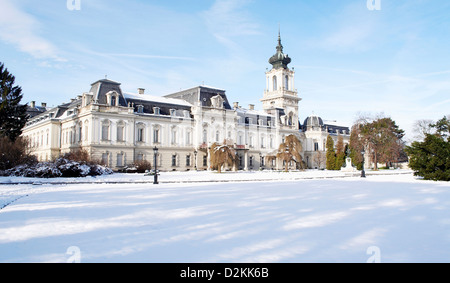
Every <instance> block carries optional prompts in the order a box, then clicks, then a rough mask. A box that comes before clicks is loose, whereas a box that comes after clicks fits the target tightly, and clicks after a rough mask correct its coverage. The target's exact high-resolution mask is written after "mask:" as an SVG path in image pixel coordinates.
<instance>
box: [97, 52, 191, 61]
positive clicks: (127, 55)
mask: <svg viewBox="0 0 450 283" xmlns="http://www.w3.org/2000/svg"><path fill="white" fill-rule="evenodd" d="M103 55H104V56H111V57H124V58H139V59H165V60H181V61H195V60H196V59H195V58H191V57H179V56H163V55H148V54H131V53H130V54H128V53H105V54H103Z"/></svg>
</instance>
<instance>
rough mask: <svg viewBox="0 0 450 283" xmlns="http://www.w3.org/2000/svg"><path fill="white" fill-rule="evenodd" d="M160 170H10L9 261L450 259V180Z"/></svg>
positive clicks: (0, 255)
mask: <svg viewBox="0 0 450 283" xmlns="http://www.w3.org/2000/svg"><path fill="white" fill-rule="evenodd" d="M159 179H160V181H161V183H160V184H159V185H153V184H152V181H153V177H151V176H144V175H143V174H113V175H108V176H101V177H96V178H93V177H87V178H73V179H69V178H67V179H66V178H57V179H33V178H22V177H2V178H0V184H1V185H0V251H1V252H0V262H66V261H69V260H71V259H73V252H74V251H75V253H76V251H79V255H78V256H79V259H80V261H81V262H252V263H253V262H361V263H363V262H366V261H368V260H369V259H370V258H371V256H372V253H371V252H372V251H374V250H375V251H377V250H379V252H380V255H379V257H380V260H381V262H450V250H449V246H450V214H449V213H448V210H449V208H450V184H449V183H448V182H430V181H423V180H420V179H418V178H416V177H414V176H413V175H412V173H411V172H409V171H403V170H389V171H379V172H370V171H369V172H367V178H365V179H363V178H360V177H358V176H352V175H348V174H344V173H342V172H330V171H306V172H289V173H285V172H269V171H267V172H264V171H263V172H239V173H231V172H228V173H222V174H218V173H213V172H171V173H161V176H160V177H159ZM38 182H39V183H38ZM33 183H34V184H33ZM374 247H375V249H374ZM368 252H370V253H368Z"/></svg>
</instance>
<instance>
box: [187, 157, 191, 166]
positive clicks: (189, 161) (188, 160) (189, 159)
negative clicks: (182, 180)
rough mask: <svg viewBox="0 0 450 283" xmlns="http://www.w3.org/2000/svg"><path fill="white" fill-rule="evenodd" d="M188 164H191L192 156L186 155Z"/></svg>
mask: <svg viewBox="0 0 450 283" xmlns="http://www.w3.org/2000/svg"><path fill="white" fill-rule="evenodd" d="M186 166H191V156H190V155H186Z"/></svg>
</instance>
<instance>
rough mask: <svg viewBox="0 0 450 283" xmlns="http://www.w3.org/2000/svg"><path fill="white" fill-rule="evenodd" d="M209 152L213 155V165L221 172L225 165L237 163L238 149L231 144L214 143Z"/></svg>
mask: <svg viewBox="0 0 450 283" xmlns="http://www.w3.org/2000/svg"><path fill="white" fill-rule="evenodd" d="M209 153H210V156H211V167H212V169H213V170H217V171H218V172H219V173H221V172H222V167H223V166H224V165H228V166H233V165H235V163H236V159H237V158H236V150H235V149H234V148H233V147H231V146H229V145H226V144H224V145H220V144H217V143H214V144H213V145H212V146H211V148H210V150H209Z"/></svg>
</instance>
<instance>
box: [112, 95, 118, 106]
mask: <svg viewBox="0 0 450 283" xmlns="http://www.w3.org/2000/svg"><path fill="white" fill-rule="evenodd" d="M116 101H117V98H116V96H115V95H113V96H111V106H116Z"/></svg>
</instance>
